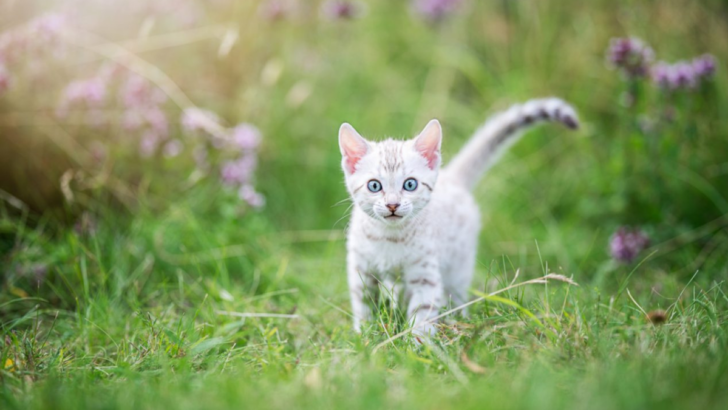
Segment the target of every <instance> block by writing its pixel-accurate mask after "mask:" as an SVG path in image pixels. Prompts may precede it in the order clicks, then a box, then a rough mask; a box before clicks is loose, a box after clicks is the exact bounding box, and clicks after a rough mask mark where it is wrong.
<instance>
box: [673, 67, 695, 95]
mask: <svg viewBox="0 0 728 410" xmlns="http://www.w3.org/2000/svg"><path fill="white" fill-rule="evenodd" d="M673 70H674V71H673V88H686V89H693V88H695V87H696V86H697V85H698V78H697V76H696V75H695V70H694V69H693V66H692V64H690V63H688V62H686V61H680V62H677V63H675V64H674V65H673Z"/></svg>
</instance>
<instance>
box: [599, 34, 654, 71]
mask: <svg viewBox="0 0 728 410" xmlns="http://www.w3.org/2000/svg"><path fill="white" fill-rule="evenodd" d="M654 58H655V53H654V51H652V48H650V46H648V45H647V44H645V43H644V42H643V41H642V40H640V39H638V38H634V37H630V38H613V39H612V41H611V42H610V43H609V48H608V49H607V60H608V61H609V63H610V64H611V65H612V66H614V67H615V68H617V69H619V70H620V71H621V72H622V73H623V74H624V75H625V76H626V77H627V78H628V79H634V78H640V77H644V76H646V75H647V74H648V73H649V69H650V64H651V63H652V61H653V60H654Z"/></svg>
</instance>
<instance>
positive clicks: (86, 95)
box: [62, 77, 106, 107]
mask: <svg viewBox="0 0 728 410" xmlns="http://www.w3.org/2000/svg"><path fill="white" fill-rule="evenodd" d="M63 94H64V95H63V103H62V104H68V105H74V104H83V103H85V104H86V105H87V106H89V107H97V106H100V105H101V104H102V103H103V102H104V99H105V98H106V83H105V82H104V81H102V80H101V79H99V78H96V77H94V78H91V79H88V80H76V81H73V82H71V83H70V84H68V86H66V90H65V92H64V93H63Z"/></svg>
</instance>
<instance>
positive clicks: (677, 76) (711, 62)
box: [650, 54, 715, 90]
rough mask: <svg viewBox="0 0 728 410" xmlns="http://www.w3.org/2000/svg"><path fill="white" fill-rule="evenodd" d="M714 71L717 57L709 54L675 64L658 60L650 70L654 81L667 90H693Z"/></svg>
mask: <svg viewBox="0 0 728 410" xmlns="http://www.w3.org/2000/svg"><path fill="white" fill-rule="evenodd" d="M714 73H715V58H714V57H713V56H711V55H709V54H706V55H703V56H700V57H696V58H694V59H693V60H692V61H678V62H677V63H673V64H669V63H666V62H664V61H658V62H657V63H655V65H654V66H652V69H651V70H650V75H651V77H652V82H653V83H654V84H655V85H657V86H658V87H660V88H663V89H666V90H679V89H683V90H693V89H695V88H697V87H698V86H699V85H700V83H701V82H702V81H704V80H707V79H708V78H710V77H711V76H712V75H713V74H714Z"/></svg>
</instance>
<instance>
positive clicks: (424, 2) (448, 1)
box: [412, 0, 462, 21]
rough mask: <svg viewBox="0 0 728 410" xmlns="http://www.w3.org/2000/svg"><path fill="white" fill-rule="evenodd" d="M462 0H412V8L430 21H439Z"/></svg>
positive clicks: (451, 11)
mask: <svg viewBox="0 0 728 410" xmlns="http://www.w3.org/2000/svg"><path fill="white" fill-rule="evenodd" d="M461 3H462V0H413V1H412V9H413V10H414V11H415V12H416V13H417V14H419V15H421V16H422V17H424V18H425V19H427V20H430V21H440V20H442V19H444V18H445V17H446V16H447V15H449V14H451V13H453V12H454V11H455V10H456V9H457V8H458V7H459V6H460V4H461Z"/></svg>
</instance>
